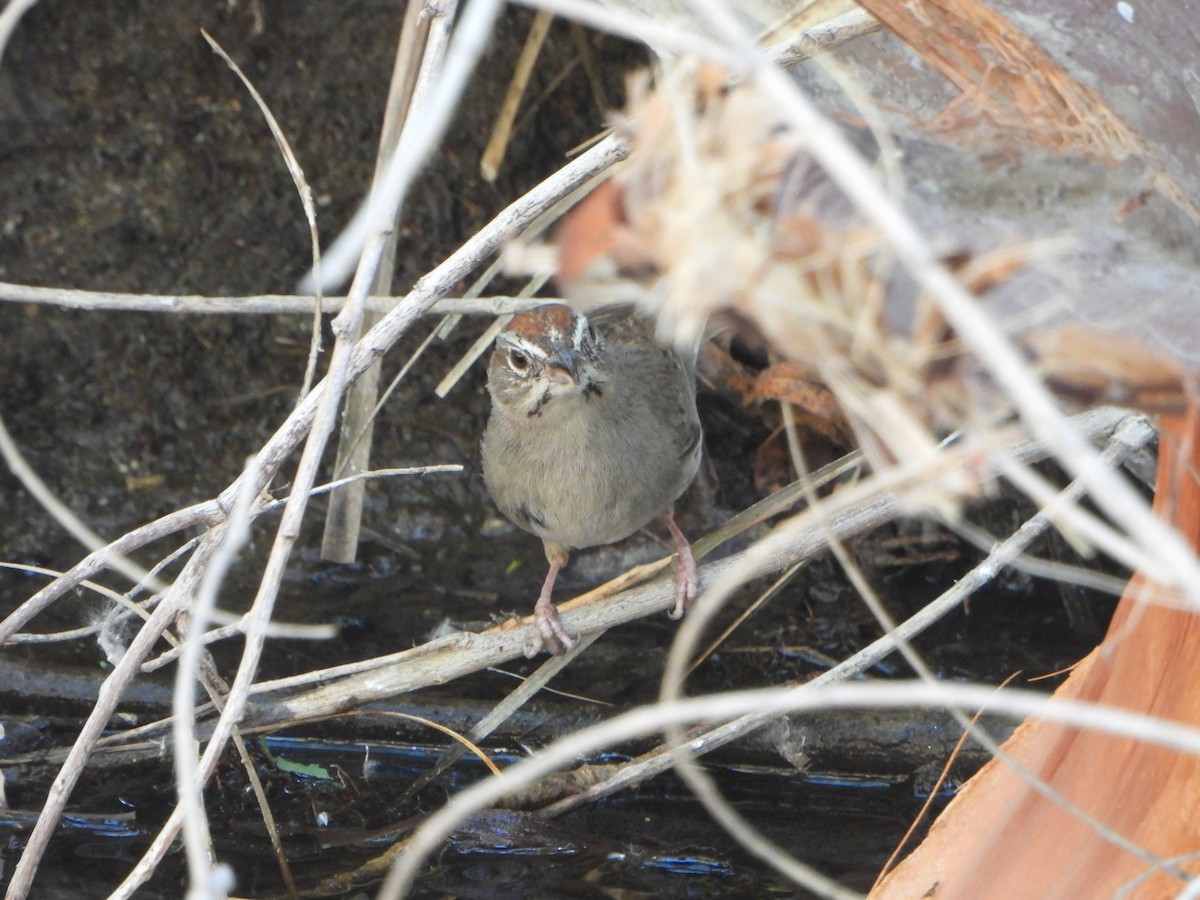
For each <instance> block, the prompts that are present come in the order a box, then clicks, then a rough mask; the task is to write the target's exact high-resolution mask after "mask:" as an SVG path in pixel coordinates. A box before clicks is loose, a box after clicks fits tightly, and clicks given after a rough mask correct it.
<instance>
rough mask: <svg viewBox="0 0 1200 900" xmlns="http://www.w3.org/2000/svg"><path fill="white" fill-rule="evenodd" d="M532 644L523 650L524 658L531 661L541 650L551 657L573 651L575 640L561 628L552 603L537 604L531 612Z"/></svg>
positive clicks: (576, 640) (576, 641) (560, 621)
mask: <svg viewBox="0 0 1200 900" xmlns="http://www.w3.org/2000/svg"><path fill="white" fill-rule="evenodd" d="M533 625H534V631H533V642H532V643H531V644H530V645H529V646H527V647H526V648H525V656H526V657H527V658H528V659H533V658H534V657H535V656H537V655H538V654H539V653H541V652H542V651H543V650H545V651H546V652H547V653H549V654H551V655H552V656H561V655H562V654H564V653H566V652H567V651H568V650H574V649H575V645H576V644H577V643H578V639H577V638H573V637H571V635H569V634H568V633H567V629H566V628H564V627H563V623H562V619H561V618H559V615H558V610H557V609H555V608H554V604H553V603H547V604H545V605H544V606H543V605H542V604H540V603H539V604H538V605H537V606H536V607H534V610H533Z"/></svg>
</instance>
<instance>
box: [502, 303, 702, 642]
mask: <svg viewBox="0 0 1200 900" xmlns="http://www.w3.org/2000/svg"><path fill="white" fill-rule="evenodd" d="M488 391H489V392H490V393H491V396H492V412H491V416H490V417H489V419H488V424H487V430H486V431H485V432H484V436H483V477H484V480H485V481H486V482H487V487H488V490H489V491H490V492H491V495H492V499H493V500H495V502H496V506H498V507H499V508H500V511H501V512H502V513H504V515H505V516H507V517H508V518H509V519H510V520H511V521H513V522H514V523H516V524H517V525H519V526H520V527H521V528H523V529H525V530H526V531H528V532H530V533H532V534H535V535H537V536H538V537H540V538H541V539H542V543H543V544H544V545H545V550H546V559H547V560H548V561H549V563H550V571H549V572H548V573H547V574H546V581H545V583H544V584H543V585H542V592H541V594H540V595H539V596H538V600H537V605H536V606H535V607H534V619H535V622H536V624H537V631H536V635H537V636H536V638H535V641H534V644H533V646H532V647H531V648H530V650H529V655H531V656H532V655H534V654H536V653H537V652H538V651H539V650H541V649H543V648H544V649H546V650H548V651H549V652H551V653H555V654H558V653H562V652H564V651H565V650H569V649H571V648H572V647H573V646H574V645H575V639H574V638H572V637H571V636H570V635H569V634H568V633H567V631H566V629H565V628H564V627H563V625H562V622H561V621H560V620H559V616H558V611H557V609H555V606H554V603H553V601H552V600H551V592H552V591H553V589H554V581H555V578H557V576H558V572H559V570H560V569H561V568H562V567H563V566H564V565H565V564H566V562H567V560H568V559H569V557H570V551H571V550H573V549H580V548H583V547H594V546H597V545H599V544H611V543H613V542H614V541H619V540H621V539H623V538H626V537H628V536H629V535H631V534H633V532H635V531H637V529H639V528H641V527H642V526H643V525H645V524H646V523H647V522H649V521H650V520H651V519H653V518H655V517H656V516H657V517H658V518H659V519H660V520H661V521H662V523H663V524H664V525H665V526H666V527H667V529H668V530H669V531H670V532H671V536H672V537H673V538H674V540H675V546H676V550H677V552H676V556H675V561H674V565H675V602H674V605H673V606H672V607H671V616H672V617H673V618H678V617H679V616H681V615H682V614H683V612H684V610H685V609H686V607H687V606H688V605H689V604H690V603H691V602H692V601H693V600H694V599H695V596H696V594H697V592H698V590H699V579H698V577H697V574H696V563H695V561H694V560H693V558H692V551H691V547H690V546H689V545H688V542H687V538H685V537H684V536H683V533H682V532H681V531H680V530H679V526H678V525H676V524H675V519H674V516H673V504H674V502H675V500H676V499H678V497H679V495H680V494H682V493H683V492H684V490H685V489H686V488H687V486H688V485H689V484H691V481H692V479H693V478H694V477H695V475H696V470H697V468H699V466H700V451H701V440H700V438H701V434H700V420H699V417H698V416H697V415H696V385H695V373H694V361H693V360H690V359H683V358H681V357H680V355H679V354H677V353H675V352H674V351H673V350H670V349H668V348H666V347H663V346H661V345H660V344H658V343H657V342H656V341H655V339H654V325H653V322H652V321H651V320H648V319H646V318H644V317H643V316H641V315H638V314H637V313H636V312H634V310H633V308H632V307H629V306H624V307H610V308H606V309H601V310H597V311H595V312H593V313H592V314H591V315H590V317H585V316H584V315H583V314H582V313H580V312H578V311H576V310H574V309H572V308H571V307H568V306H563V305H562V304H549V305H546V306H541V307H538V308H537V309H533V310H530V311H528V312H523V313H520V314H518V315H516V316H514V317H513V319H512V321H511V322H510V323H509V325H508V327H507V328H506V329H505V330H504V331H503V332H502V333H501V334H500V336H499V337H498V338H497V339H496V347H495V350H494V351H493V352H492V357H491V362H490V364H489V366H488Z"/></svg>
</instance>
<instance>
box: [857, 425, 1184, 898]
mask: <svg viewBox="0 0 1200 900" xmlns="http://www.w3.org/2000/svg"><path fill="white" fill-rule="evenodd" d="M1198 446H1200V427H1198V423H1197V420H1196V419H1195V418H1194V417H1193V418H1191V419H1185V418H1179V417H1177V418H1170V419H1166V420H1164V422H1163V434H1162V440H1161V448H1160V455H1159V470H1158V471H1159V475H1158V490H1157V493H1156V498H1155V509H1156V511H1157V512H1158V513H1159V515H1160V516H1163V517H1164V518H1167V519H1169V520H1170V521H1172V522H1174V523H1175V525H1176V527H1178V528H1179V530H1180V531H1181V532H1182V533H1183V535H1184V536H1185V537H1186V538H1187V539H1188V541H1189V542H1190V543H1191V544H1192V546H1193V547H1196V546H1200V485H1198V484H1197V479H1196V473H1197V471H1200V468H1198V466H1197V462H1198V459H1197V458H1198V456H1200V454H1198V453H1197V448H1198ZM1169 596H1170V595H1169V593H1168V592H1167V591H1165V590H1164V589H1162V588H1161V586H1159V585H1157V584H1155V583H1154V582H1151V581H1150V580H1148V579H1147V578H1145V577H1143V576H1141V575H1140V574H1138V575H1136V576H1135V577H1134V578H1133V580H1132V581H1131V582H1130V584H1129V586H1128V588H1127V589H1126V591H1125V594H1124V596H1123V597H1122V598H1121V602H1120V604H1119V606H1118V608H1117V613H1116V616H1115V617H1114V619H1113V622H1112V625H1111V626H1110V628H1109V632H1108V636H1107V637H1106V638H1105V641H1104V643H1103V644H1101V645H1100V647H1098V648H1097V649H1096V650H1095V651H1093V652H1092V653H1091V654H1090V655H1089V656H1088V657H1087V658H1086V659H1085V660H1084V661H1083V662H1082V663H1081V664H1080V665H1079V666H1078V668H1076V670H1075V671H1074V672H1073V673H1072V675H1071V676H1070V678H1069V679H1068V680H1067V681H1066V682H1065V683H1064V684H1063V685H1062V687H1061V688H1060V689H1059V690H1058V692H1057V694H1056V696H1060V697H1071V698H1077V699H1080V700H1088V701H1095V702H1098V703H1106V704H1111V705H1113V706H1119V707H1123V708H1125V709H1131V710H1137V711H1140V712H1143V713H1146V714H1149V715H1154V716H1161V717H1163V718H1165V719H1172V720H1175V721H1179V722H1185V723H1189V724H1192V725H1200V690H1198V689H1197V683H1198V682H1200V616H1198V615H1197V614H1195V613H1193V612H1188V611H1184V610H1182V609H1178V608H1171V607H1170V606H1167V605H1163V602H1164V601H1166V600H1169ZM1155 600H1157V601H1159V602H1147V601H1155ZM1005 750H1006V751H1007V752H1008V753H1010V754H1012V756H1013V757H1015V758H1016V759H1018V760H1020V761H1021V762H1022V763H1023V764H1024V765H1025V766H1026V767H1028V768H1029V769H1030V770H1032V771H1034V772H1036V773H1038V775H1039V776H1040V777H1041V778H1042V779H1044V780H1045V781H1046V782H1047V783H1049V784H1050V785H1051V786H1052V787H1053V788H1054V789H1055V790H1057V791H1059V792H1060V793H1061V794H1063V795H1064V796H1066V797H1068V798H1069V799H1070V800H1071V801H1072V802H1073V803H1075V804H1077V805H1078V806H1079V807H1080V808H1081V809H1083V810H1085V811H1086V812H1088V813H1089V814H1090V815H1092V816H1094V817H1095V818H1096V819H1097V820H1098V821H1100V822H1102V823H1103V824H1104V825H1105V826H1107V827H1108V828H1110V829H1112V830H1113V831H1115V832H1117V833H1118V834H1120V835H1122V836H1123V837H1124V838H1126V839H1127V840H1128V841H1130V842H1132V843H1133V844H1135V845H1137V846H1138V847H1141V848H1143V849H1144V850H1146V851H1149V852H1150V853H1152V854H1154V856H1156V857H1158V858H1159V859H1162V860H1168V859H1172V858H1175V857H1179V856H1182V855H1184V854H1188V853H1194V852H1195V851H1196V850H1197V836H1198V835H1200V759H1198V758H1196V757H1193V756H1189V755H1187V754H1182V753H1178V752H1175V751H1171V750H1167V749H1164V748H1162V747H1157V746H1152V745H1149V744H1146V743H1142V742H1138V741H1134V740H1129V739H1123V738H1116V737H1111V736H1106V735H1100V734H1096V733H1093V732H1090V731H1081V730H1078V729H1070V728H1064V727H1061V726H1058V725H1052V724H1048V723H1045V722H1040V721H1033V722H1028V723H1026V724H1025V725H1023V726H1022V727H1021V728H1020V729H1019V730H1018V731H1017V732H1016V733H1015V734H1014V735H1013V737H1012V738H1011V739H1010V740H1009V741H1008V742H1007V743H1006V744H1005ZM1175 865H1176V866H1177V869H1179V870H1184V871H1187V872H1190V873H1198V872H1200V860H1197V859H1186V860H1183V861H1179V862H1176V863H1175ZM1151 869H1152V866H1151V864H1150V863H1149V862H1147V860H1145V859H1142V858H1139V857H1138V856H1136V855H1134V854H1132V853H1130V852H1128V851H1126V850H1123V849H1120V848H1119V847H1117V846H1115V845H1114V844H1113V843H1112V842H1110V841H1109V840H1106V839H1105V838H1103V837H1101V836H1099V835H1098V834H1096V833H1095V831H1094V830H1093V829H1092V828H1091V827H1090V826H1089V825H1087V824H1085V823H1084V822H1083V821H1081V820H1080V819H1078V818H1077V817H1075V816H1073V815H1072V814H1071V813H1069V812H1066V811H1064V810H1063V809H1061V808H1060V807H1059V806H1057V805H1055V804H1054V803H1053V802H1051V801H1050V800H1047V799H1046V798H1044V797H1043V796H1042V795H1041V794H1039V793H1037V792H1036V791H1034V790H1033V789H1032V788H1031V787H1029V786H1028V785H1027V784H1026V783H1025V782H1024V781H1023V780H1022V779H1021V777H1020V776H1019V775H1017V774H1015V773H1014V772H1013V771H1012V770H1011V769H1010V768H1008V767H1007V766H1005V765H1003V764H1001V763H1000V762H998V761H996V760H993V761H992V762H991V763H989V764H988V765H987V766H985V767H984V769H983V770H982V771H980V773H979V774H978V775H977V776H975V778H973V779H972V780H971V781H970V782H969V783H968V784H967V785H966V787H965V788H964V790H963V791H962V793H961V794H960V795H959V797H957V798H956V799H955V800H954V802H953V803H951V804H950V806H949V807H948V808H947V809H946V811H945V812H944V813H943V815H942V816H941V817H940V818H939V819H938V821H937V822H936V823H935V825H934V827H933V829H932V830H931V831H930V834H929V836H928V837H927V838H926V840H925V842H924V843H923V844H922V845H921V846H920V847H919V848H918V849H917V850H916V852H914V853H913V855H912V856H911V857H910V858H909V859H907V860H906V861H905V862H904V863H902V864H901V865H900V866H899V867H898V868H897V869H896V870H895V871H894V872H893V873H892V874H891V875H889V877H888V878H886V879H885V880H884V881H883V882H882V883H881V884H880V885H879V886H878V887H877V888H876V889H875V891H873V892H872V894H871V896H872V897H873V898H879V900H882V898H905V900H909V898H915V897H925V896H930V897H937V898H938V900H942V898H955V897H970V898H972V900H982V898H1004V900H1011V898H1013V897H1038V898H1051V897H1063V898H1067V897H1070V898H1078V897H1112V896H1114V895H1115V894H1116V893H1117V892H1119V891H1120V890H1121V889H1122V888H1124V887H1128V886H1129V885H1131V884H1133V883H1134V882H1135V881H1137V880H1138V879H1139V878H1141V877H1142V876H1146V877H1144V879H1143V880H1141V881H1140V882H1138V884H1137V887H1136V888H1135V889H1133V890H1131V891H1130V893H1128V894H1124V895H1123V896H1128V897H1137V898H1144V897H1166V896H1174V895H1175V894H1176V893H1177V892H1178V891H1179V889H1180V887H1181V881H1180V879H1179V878H1178V877H1177V876H1174V875H1171V874H1169V873H1164V872H1161V871H1160V872H1156V873H1153V874H1150V871H1151Z"/></svg>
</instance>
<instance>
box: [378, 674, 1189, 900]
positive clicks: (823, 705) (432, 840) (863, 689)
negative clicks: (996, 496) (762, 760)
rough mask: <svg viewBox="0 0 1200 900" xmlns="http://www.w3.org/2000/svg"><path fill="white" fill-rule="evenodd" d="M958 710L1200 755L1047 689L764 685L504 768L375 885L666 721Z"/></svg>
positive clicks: (395, 886) (573, 741) (651, 715)
mask: <svg viewBox="0 0 1200 900" xmlns="http://www.w3.org/2000/svg"><path fill="white" fill-rule="evenodd" d="M912 707H921V708H933V709H941V708H948V709H953V708H957V709H962V708H982V709H985V710H986V711H987V712H988V713H990V714H992V715H1006V716H1012V717H1014V718H1026V717H1028V716H1036V717H1038V718H1041V719H1044V720H1046V721H1050V722H1058V723H1061V724H1064V725H1070V726H1073V727H1078V728H1089V729H1093V730H1095V731H1100V732H1103V733H1106V734H1114V735H1119V736H1121V737H1135V738H1137V739H1138V740H1142V741H1146V742H1149V743H1153V744H1156V745H1158V746H1163V747H1170V748H1172V749H1177V750H1180V751H1183V752H1185V753H1192V754H1200V729H1196V728H1192V727H1189V726H1185V725H1180V724H1177V723H1175V722H1170V721H1165V720H1163V719H1158V718H1154V717H1152V716H1146V715H1142V714H1140V713H1133V712H1128V711H1126V710H1123V709H1118V708H1115V707H1109V706H1102V705H1100V704H1096V703H1083V702H1080V701H1075V700H1063V699H1051V698H1048V697H1046V696H1045V695H1044V694H1039V693H1034V692H1032V691H1024V690H1008V691H1004V692H1002V693H999V694H997V693H996V692H995V688H994V687H992V686H984V687H975V686H968V685H961V684H951V683H946V682H939V683H937V684H932V685H931V684H925V683H922V682H889V683H886V684H884V683H865V684H841V685H832V686H828V687H825V688H824V689H822V690H819V691H817V690H811V689H805V688H803V687H802V688H799V689H791V690H787V689H780V688H774V689H765V690H759V691H746V692H737V693H728V694H714V695H711V696H707V697H698V698H693V699H688V700H683V701H679V702H677V703H672V704H660V703H659V704H654V705H652V706H646V707H641V708H639V709H635V710H633V711H631V712H628V713H625V714H623V715H621V716H618V717H616V718H615V719H611V720H609V721H607V722H604V723H602V724H600V725H596V726H593V727H591V728H586V729H582V730H580V731H578V732H575V733H574V734H571V735H568V736H566V737H564V738H563V739H562V740H560V741H557V742H555V743H554V744H552V745H550V746H549V747H545V748H543V749H542V750H541V751H539V752H538V753H537V754H536V755H534V756H531V757H529V758H528V759H525V760H523V761H521V762H519V763H517V764H515V765H513V766H510V767H509V768H508V769H505V771H504V774H503V776H502V777H500V778H488V779H485V780H483V781H481V782H479V783H477V784H475V785H473V786H472V787H470V788H468V789H467V790H465V791H463V792H462V793H460V794H457V795H455V797H454V799H453V800H452V801H451V802H450V803H448V804H447V805H446V806H444V807H442V809H440V810H439V811H438V812H436V813H434V815H433V816H431V817H430V818H429V819H428V821H426V823H425V824H424V825H423V826H422V827H421V828H420V830H418V831H417V832H416V834H414V835H413V836H412V838H411V839H410V840H409V842H408V845H407V848H406V851H405V853H404V854H403V855H401V856H400V857H399V858H398V859H397V865H396V866H395V867H394V868H393V869H392V871H391V872H390V873H389V874H388V878H387V881H386V882H385V883H384V885H383V887H382V888H381V889H380V892H379V894H378V897H379V898H380V900H395V898H398V897H401V896H402V895H403V893H404V892H405V890H406V889H407V888H409V887H411V885H412V883H413V880H414V879H415V878H416V876H417V874H418V872H419V871H420V868H421V866H422V865H423V863H424V861H425V859H426V858H427V857H428V855H429V854H430V853H431V852H433V851H434V850H436V849H437V848H438V847H440V846H441V845H442V842H443V841H444V840H445V838H446V836H447V835H448V834H449V833H450V832H451V831H452V830H453V829H454V828H455V826H456V825H457V824H458V823H460V822H461V821H463V819H464V818H466V817H467V816H469V815H471V814H472V813H473V812H476V811H478V810H480V809H485V808H487V807H488V806H489V805H492V804H495V803H497V802H498V801H499V800H500V799H501V798H503V797H505V796H507V795H508V794H510V793H512V792H513V791H516V790H519V789H520V788H522V787H525V786H527V785H529V784H532V783H533V782H535V781H536V780H537V779H539V778H542V777H544V776H546V775H548V774H550V773H551V772H553V771H555V770H557V769H559V768H561V767H562V766H564V765H567V764H569V763H571V762H572V761H573V760H575V759H577V758H578V757H580V756H587V755H591V754H594V753H595V752H596V751H597V750H599V749H601V748H603V747H607V746H611V745H613V744H615V743H618V742H621V741H626V740H629V739H631V738H634V737H638V736H641V735H645V734H653V733H655V732H658V731H661V730H662V728H663V727H664V726H665V725H670V724H684V723H687V722H695V721H699V720H705V719H732V718H734V717H737V716H741V715H746V714H750V713H761V714H768V715H773V716H777V715H779V714H782V713H800V712H813V711H816V710H829V709H867V708H879V709H897V708H900V709H903V708H912Z"/></svg>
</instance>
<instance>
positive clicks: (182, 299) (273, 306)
mask: <svg viewBox="0 0 1200 900" xmlns="http://www.w3.org/2000/svg"><path fill="white" fill-rule="evenodd" d="M404 299H405V298H404V297H390V296H370V297H367V298H366V301H365V302H364V308H365V309H367V310H369V311H370V312H380V313H386V312H390V311H391V310H393V309H395V308H396V306H397V305H398V304H399V303H401V302H402V301H403V300H404ZM0 302H8V303H36V304H38V305H40V306H59V307H62V308H64V309H80V310H104V311H108V312H152V313H176V314H179V315H204V316H215V315H225V316H228V315H260V316H261V315H266V316H311V315H312V314H313V311H314V310H315V309H316V308H317V307H316V302H315V301H314V300H313V298H312V297H309V296H302V295H293V294H254V295H250V296H246V297H207V296H202V295H196V294H122V293H116V292H113V291H79V290H73V289H70V288H51V287H35V286H33V285H27V284H12V283H9V282H3V281H0ZM555 302H558V303H565V302H566V301H565V300H562V299H559V298H550V297H547V298H544V299H539V300H530V299H528V298H525V297H507V296H503V295H497V296H492V297H466V298H463V297H445V298H443V299H440V300H438V301H437V302H436V303H434V304H433V305H432V306H430V307H429V308H428V309H426V310H425V311H424V315H447V314H451V313H453V314H455V315H469V316H498V315H502V314H504V313H514V312H520V311H521V310H524V309H530V308H532V307H534V306H537V305H539V304H541V303H555ZM345 303H346V298H345V297H344V296H338V297H325V298H324V300H323V302H322V306H321V310H322V312H324V313H338V312H341V310H342V307H343V306H344V305H345Z"/></svg>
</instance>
